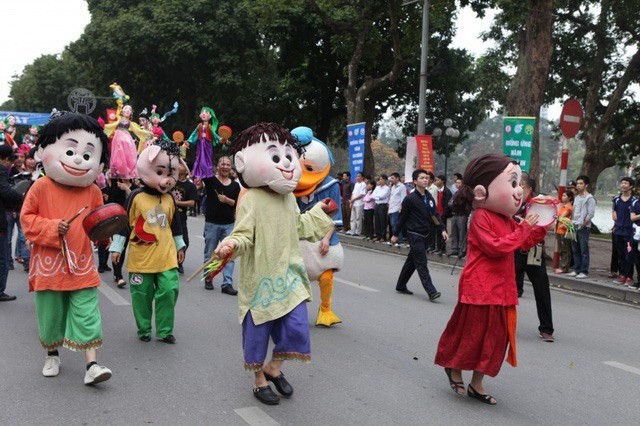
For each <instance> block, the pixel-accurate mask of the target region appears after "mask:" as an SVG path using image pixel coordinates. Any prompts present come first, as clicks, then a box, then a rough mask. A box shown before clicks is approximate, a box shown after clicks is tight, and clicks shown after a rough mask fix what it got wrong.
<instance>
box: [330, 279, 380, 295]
mask: <svg viewBox="0 0 640 426" xmlns="http://www.w3.org/2000/svg"><path fill="white" fill-rule="evenodd" d="M333 280H334V281H337V282H339V283H342V284H346V285H350V286H351V287H355V288H357V289H360V290H364V291H370V292H372V293H378V292H379V291H380V290H376V289H375V288H371V287H367V286H366V285H362V284H358V283H354V282H351V281H347V280H343V279H342V278H334V279H333Z"/></svg>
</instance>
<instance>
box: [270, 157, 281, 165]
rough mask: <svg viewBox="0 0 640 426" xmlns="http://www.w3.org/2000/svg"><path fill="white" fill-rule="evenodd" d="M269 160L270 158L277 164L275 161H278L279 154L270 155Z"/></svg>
mask: <svg viewBox="0 0 640 426" xmlns="http://www.w3.org/2000/svg"><path fill="white" fill-rule="evenodd" d="M271 160H272V161H273V162H274V163H276V164H277V163H279V162H280V156H279V155H274V156H273V157H271Z"/></svg>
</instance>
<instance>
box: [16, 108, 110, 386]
mask: <svg viewBox="0 0 640 426" xmlns="http://www.w3.org/2000/svg"><path fill="white" fill-rule="evenodd" d="M58 114H60V113H58ZM108 144H109V141H108V139H107V137H106V135H105V134H104V133H103V131H102V128H101V127H100V125H99V124H98V122H97V121H96V120H95V119H93V118H91V117H89V116H88V115H83V114H75V113H66V114H62V115H59V116H57V117H55V118H53V119H52V120H51V121H49V123H47V124H46V125H45V126H44V127H43V128H42V133H41V136H40V138H39V139H38V143H37V145H36V146H37V151H36V154H35V158H36V160H37V161H40V162H42V165H43V167H44V170H45V173H46V176H44V177H42V178H40V179H38V180H37V181H36V182H35V183H34V184H33V186H32V187H31V188H30V189H29V192H28V193H27V196H26V198H25V200H24V204H23V207H22V213H21V216H20V221H21V223H22V229H23V230H24V234H25V236H26V237H27V239H28V240H29V241H30V242H31V243H32V244H33V246H32V249H31V265H30V270H29V290H30V291H35V305H36V313H37V316H38V329H39V333H40V343H41V344H42V346H43V347H44V348H45V349H46V350H47V351H48V354H47V358H46V361H45V365H44V369H43V370H42V374H43V375H45V376H47V377H53V376H57V375H58V372H59V367H60V356H59V353H58V350H57V348H58V347H59V346H64V347H66V348H68V349H71V350H73V351H80V352H84V357H85V361H86V362H87V371H86V373H85V377H84V383H85V384H87V385H90V384H95V383H99V382H102V381H105V380H107V379H109V377H111V371H110V370H109V369H108V368H106V367H101V366H99V365H98V364H96V349H97V348H99V347H100V346H101V345H102V323H101V319H100V310H99V308H98V286H99V285H100V282H101V281H100V275H99V274H98V271H97V270H96V266H95V263H94V260H93V249H92V247H91V241H90V240H89V237H88V236H87V234H86V233H85V231H84V230H83V227H82V221H83V219H84V217H85V216H86V215H87V213H88V212H89V211H90V210H93V209H95V208H97V207H99V206H101V205H102V194H101V193H100V189H98V187H97V186H96V185H95V184H94V182H95V180H96V179H97V178H98V175H99V174H100V172H101V171H102V169H103V167H104V165H105V164H106V163H107V160H108ZM83 209H86V210H83ZM80 211H83V213H81V215H80V216H76V215H77V213H78V212H80ZM74 216H76V219H75V220H73V221H72V222H71V220H70V219H71V218H73V217H74Z"/></svg>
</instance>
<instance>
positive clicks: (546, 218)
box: [525, 197, 559, 228]
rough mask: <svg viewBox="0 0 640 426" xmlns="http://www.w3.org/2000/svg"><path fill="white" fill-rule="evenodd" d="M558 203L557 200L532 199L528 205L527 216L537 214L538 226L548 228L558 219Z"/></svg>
mask: <svg viewBox="0 0 640 426" xmlns="http://www.w3.org/2000/svg"><path fill="white" fill-rule="evenodd" d="M558 203H559V201H558V200H556V199H555V198H546V197H545V198H543V197H535V198H532V199H531V200H530V201H529V203H528V204H527V209H526V212H525V216H526V215H528V214H537V215H538V217H539V218H538V223H537V224H536V225H537V226H542V227H543V228H544V227H547V226H549V225H551V224H552V223H553V222H554V221H555V220H556V219H558Z"/></svg>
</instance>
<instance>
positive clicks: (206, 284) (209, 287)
mask: <svg viewBox="0 0 640 426" xmlns="http://www.w3.org/2000/svg"><path fill="white" fill-rule="evenodd" d="M204 289H205V290H213V283H212V282H211V281H205V282H204Z"/></svg>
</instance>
